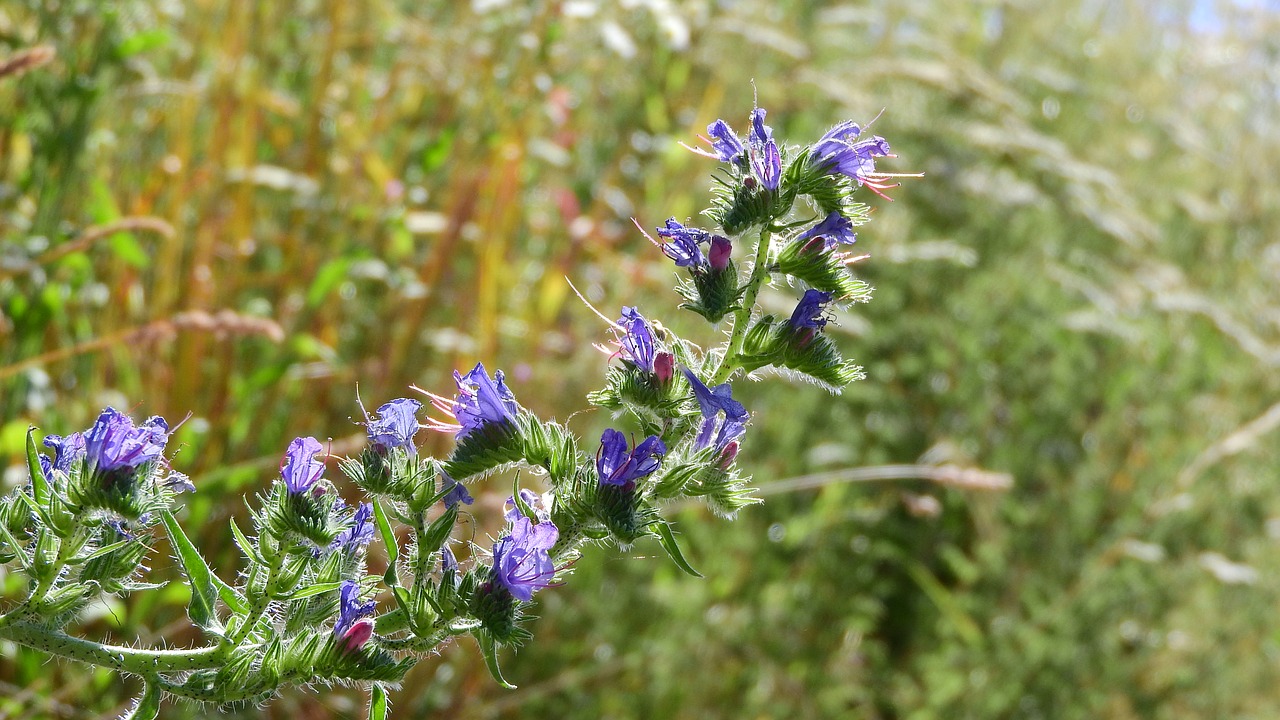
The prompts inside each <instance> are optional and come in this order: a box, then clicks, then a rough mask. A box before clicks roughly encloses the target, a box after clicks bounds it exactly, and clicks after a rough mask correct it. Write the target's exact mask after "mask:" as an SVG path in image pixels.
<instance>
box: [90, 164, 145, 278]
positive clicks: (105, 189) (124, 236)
mask: <svg viewBox="0 0 1280 720" xmlns="http://www.w3.org/2000/svg"><path fill="white" fill-rule="evenodd" d="M89 216H90V217H91V218H93V221H94V222H95V223H97V224H99V225H105V224H107V223H111V222H115V221H116V220H119V219H120V209H119V208H118V207H117V206H116V201H115V199H114V198H112V197H111V188H110V187H109V186H108V185H107V183H106V182H104V181H102V180H97V181H95V182H94V183H93V188H92V193H91V195H90V198H89ZM107 242H108V243H110V244H111V251H112V252H113V253H115V256H116V257H118V258H120V259H121V260H123V261H125V262H126V263H128V264H130V265H132V266H134V267H136V268H145V267H147V266H148V265H150V264H151V256H150V255H148V254H147V251H146V250H143V249H142V244H141V243H139V242H138V238H137V237H135V236H134V234H133V233H131V232H125V231H121V232H117V233H112V234H111V237H109V238H107Z"/></svg>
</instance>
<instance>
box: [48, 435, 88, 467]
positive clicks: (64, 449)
mask: <svg viewBox="0 0 1280 720" xmlns="http://www.w3.org/2000/svg"><path fill="white" fill-rule="evenodd" d="M44 446H45V447H47V448H50V449H52V450H53V467H52V469H53V470H61V471H62V472H64V473H69V472H71V466H72V465H74V464H75V463H77V462H79V461H80V460H82V459H84V454H85V445H84V433H71V434H70V435H68V436H66V437H63V436H61V435H46V436H45V438H44Z"/></svg>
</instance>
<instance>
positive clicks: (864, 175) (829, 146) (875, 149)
mask: <svg viewBox="0 0 1280 720" xmlns="http://www.w3.org/2000/svg"><path fill="white" fill-rule="evenodd" d="M819 144H820V145H823V147H824V150H823V151H822V152H819V151H818V150H817V147H816V146H815V150H814V154H813V156H812V157H813V160H812V162H813V163H814V164H815V165H816V166H817V167H819V168H821V169H822V170H823V172H828V173H836V174H839V175H845V176H847V177H848V178H850V179H852V180H853V181H855V182H857V183H858V185H863V184H866V183H867V182H868V180H869V179H871V178H870V176H871V175H873V174H874V173H875V171H876V162H875V159H876V158H878V157H888V156H889V143H887V142H885V139H884V138H882V137H880V136H879V135H875V136H873V137H871V138H869V139H867V140H860V141H858V142H851V141H847V140H842V139H833V140H830V141H828V142H826V143H823V142H822V141H819Z"/></svg>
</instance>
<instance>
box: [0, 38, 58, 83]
mask: <svg viewBox="0 0 1280 720" xmlns="http://www.w3.org/2000/svg"><path fill="white" fill-rule="evenodd" d="M55 55H57V51H56V50H54V49H53V46H52V45H37V46H35V47H32V48H27V49H26V50H19V51H18V52H17V53H15V54H13V55H11V56H9V57H8V58H5V59H4V60H0V78H3V77H8V76H10V75H12V76H13V77H15V78H16V77H18V76H20V75H22V74H23V73H25V72H27V71H28V70H34V69H35V68H38V67H40V66H41V65H47V64H49V63H50V62H51V61H52V60H53V58H54V56H55Z"/></svg>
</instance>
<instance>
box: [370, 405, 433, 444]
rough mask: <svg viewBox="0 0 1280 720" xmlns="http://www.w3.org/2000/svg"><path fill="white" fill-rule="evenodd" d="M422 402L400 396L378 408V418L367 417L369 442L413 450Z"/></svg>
mask: <svg viewBox="0 0 1280 720" xmlns="http://www.w3.org/2000/svg"><path fill="white" fill-rule="evenodd" d="M421 408H422V403H420V402H418V401H417V400H411V399H409V398H399V399H396V400H392V401H391V402H388V403H385V404H383V405H382V407H379V408H378V419H377V420H374V419H371V418H366V422H365V428H366V430H368V433H369V442H370V443H371V444H373V445H380V446H382V447H384V448H387V449H390V448H404V449H405V450H408V451H409V452H413V450H414V447H413V436H414V434H415V433H417V432H418V428H419V427H421V426H420V425H418V418H417V413H418V410H420V409H421Z"/></svg>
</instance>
